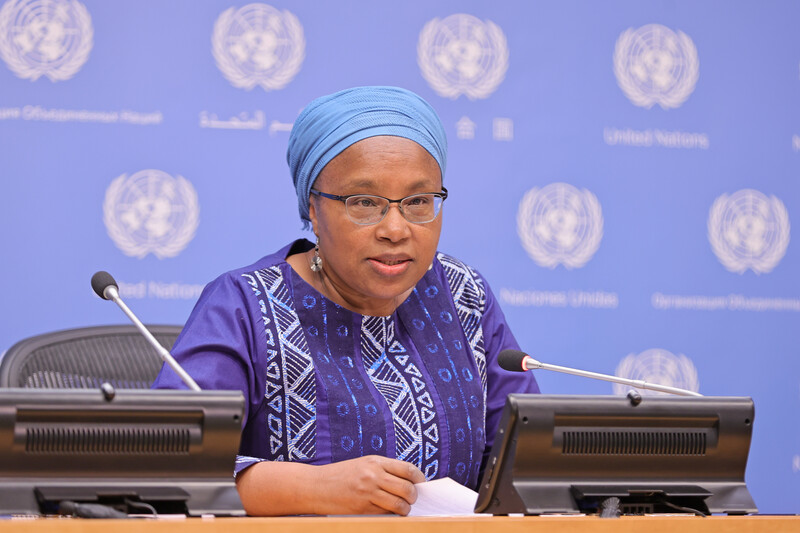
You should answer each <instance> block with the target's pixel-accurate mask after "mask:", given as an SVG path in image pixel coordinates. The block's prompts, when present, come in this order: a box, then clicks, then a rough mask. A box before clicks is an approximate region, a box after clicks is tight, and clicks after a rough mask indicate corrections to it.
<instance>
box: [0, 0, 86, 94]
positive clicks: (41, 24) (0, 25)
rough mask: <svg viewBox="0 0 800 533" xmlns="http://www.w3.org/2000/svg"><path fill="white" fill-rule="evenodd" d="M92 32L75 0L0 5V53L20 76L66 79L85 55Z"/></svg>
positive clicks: (17, 0) (18, 0)
mask: <svg viewBox="0 0 800 533" xmlns="http://www.w3.org/2000/svg"><path fill="white" fill-rule="evenodd" d="M93 35H94V31H93V30H92V19H91V17H90V16H89V12H88V11H87V10H86V8H85V7H84V5H83V4H81V3H80V2H78V1H77V0H8V2H6V3H5V4H3V7H2V8H0V57H2V58H3V61H5V62H6V65H8V68H9V69H11V71H12V72H13V73H14V74H16V75H17V76H19V77H20V78H23V79H30V80H31V81H35V80H37V79H39V78H40V77H41V76H47V77H48V78H50V81H63V80H68V79H70V78H71V77H72V76H74V75H75V73H76V72H78V70H79V69H80V68H81V66H83V64H84V63H86V60H87V59H88V58H89V52H90V51H91V49H92V37H93Z"/></svg>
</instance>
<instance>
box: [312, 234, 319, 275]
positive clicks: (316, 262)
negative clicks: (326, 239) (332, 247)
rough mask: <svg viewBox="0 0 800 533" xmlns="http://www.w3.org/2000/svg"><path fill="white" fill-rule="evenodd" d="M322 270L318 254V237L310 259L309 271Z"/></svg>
mask: <svg viewBox="0 0 800 533" xmlns="http://www.w3.org/2000/svg"><path fill="white" fill-rule="evenodd" d="M320 270H322V258H321V257H320V256H319V237H317V243H316V244H315V245H314V257H313V258H312V259H311V271H312V272H319V271H320Z"/></svg>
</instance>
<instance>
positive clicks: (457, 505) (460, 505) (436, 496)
mask: <svg viewBox="0 0 800 533" xmlns="http://www.w3.org/2000/svg"><path fill="white" fill-rule="evenodd" d="M477 500H478V493H477V492H475V491H474V490H471V489H468V488H467V487H465V486H464V485H461V484H460V483H456V482H455V481H453V480H452V479H450V478H449V477H446V478H442V479H435V480H433V481H426V482H425V483H418V484H417V501H416V503H414V505H412V506H411V512H409V513H408V516H466V515H474V514H475V512H474V509H475V502H476V501H477Z"/></svg>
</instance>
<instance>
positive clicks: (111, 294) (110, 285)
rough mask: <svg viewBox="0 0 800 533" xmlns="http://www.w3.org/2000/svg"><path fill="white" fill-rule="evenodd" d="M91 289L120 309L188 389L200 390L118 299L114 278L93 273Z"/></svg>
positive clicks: (106, 274)
mask: <svg viewBox="0 0 800 533" xmlns="http://www.w3.org/2000/svg"><path fill="white" fill-rule="evenodd" d="M92 289H94V292H95V293H97V295H98V296H99V297H100V298H102V299H103V300H111V301H113V302H114V303H115V304H117V305H118V306H119V308H120V309H122V312H123V313H125V314H126V315H127V316H128V318H129V319H130V320H131V322H133V325H134V326H136V328H137V329H138V330H139V332H140V333H141V334H142V335H144V338H145V339H147V342H149V343H150V345H151V346H152V347H153V348H155V349H156V352H158V355H159V356H160V357H161V360H162V361H164V362H165V363H167V364H168V365H169V366H170V368H172V370H174V371H175V373H176V374H178V376H180V378H181V379H182V380H183V382H184V383H186V385H187V386H188V387H189V388H190V389H192V390H194V391H199V390H201V389H200V387H199V386H198V385H197V383H195V381H194V380H193V379H192V376H190V375H189V374H188V373H187V372H186V370H184V369H183V367H182V366H181V365H179V364H178V362H177V361H176V360H175V359H174V358H173V357H172V355H170V353H169V352H168V351H167V350H166V348H164V347H163V346H161V344H159V342H158V341H157V340H156V338H155V337H153V334H152V333H150V332H149V331H148V330H147V328H146V327H144V324H142V322H141V321H140V320H139V319H138V318H137V317H136V315H134V314H133V311H131V310H130V309H129V308H128V306H127V305H125V302H123V301H122V299H121V298H120V297H119V287H118V286H117V282H116V280H114V276H112V275H111V274H109V273H108V272H106V271H104V270H101V271H99V272H95V274H94V276H92Z"/></svg>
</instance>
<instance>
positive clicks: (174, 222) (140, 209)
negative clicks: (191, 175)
mask: <svg viewBox="0 0 800 533" xmlns="http://www.w3.org/2000/svg"><path fill="white" fill-rule="evenodd" d="M199 215H200V208H199V206H198V204H197V193H196V192H195V190H194V187H192V184H191V183H189V181H188V180H186V179H185V178H183V177H181V176H178V177H177V178H173V177H172V176H170V175H169V174H167V173H166V172H162V171H160V170H142V171H139V172H137V173H136V174H134V175H133V176H131V177H128V176H127V175H125V174H123V175H122V176H120V177H118V178H117V179H115V180H114V181H112V182H111V185H110V186H109V187H108V189H107V190H106V199H105V202H104V203H103V221H104V222H105V224H106V229H107V230H108V235H109V236H110V237H111V240H113V241H114V243H115V244H116V245H117V247H119V249H120V250H122V251H123V252H124V253H125V254H126V255H130V256H133V257H138V258H139V259H142V258H143V257H144V256H146V255H147V254H149V253H153V254H154V255H155V256H156V257H158V258H159V259H164V258H165V257H175V256H176V255H178V253H180V251H181V250H183V249H184V248H185V247H186V245H187V244H189V241H191V240H192V238H193V237H194V232H195V230H196V229H197V224H198V222H199Z"/></svg>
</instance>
